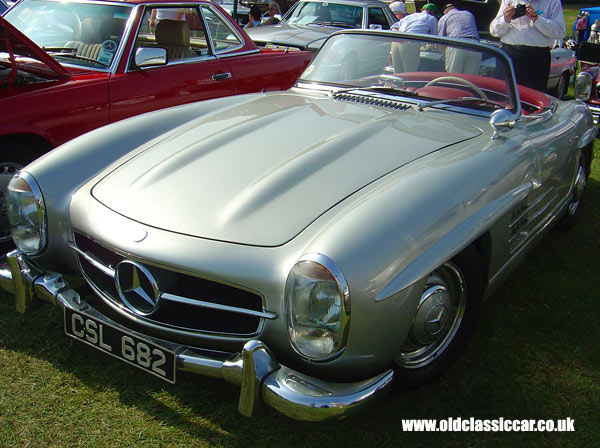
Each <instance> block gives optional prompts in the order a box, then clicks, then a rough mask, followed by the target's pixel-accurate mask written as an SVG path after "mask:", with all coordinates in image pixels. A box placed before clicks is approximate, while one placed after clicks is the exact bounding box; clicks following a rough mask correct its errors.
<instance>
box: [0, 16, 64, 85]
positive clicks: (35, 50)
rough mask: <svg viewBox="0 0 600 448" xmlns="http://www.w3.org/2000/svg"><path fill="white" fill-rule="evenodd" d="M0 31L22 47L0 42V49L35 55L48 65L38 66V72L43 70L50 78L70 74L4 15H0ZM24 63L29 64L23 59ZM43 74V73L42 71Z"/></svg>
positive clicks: (22, 54)
mask: <svg viewBox="0 0 600 448" xmlns="http://www.w3.org/2000/svg"><path fill="white" fill-rule="evenodd" d="M0 32H1V34H2V35H3V36H6V37H9V36H10V37H12V38H14V39H15V40H16V41H17V42H18V43H19V45H21V46H22V47H21V49H19V48H18V47H17V48H10V49H9V48H4V47H6V44H5V43H3V44H0V49H2V50H3V51H7V52H8V53H11V52H14V54H15V55H18V56H24V57H33V58H35V59H37V60H38V61H40V62H41V63H42V64H44V65H45V66H46V67H45V68H44V67H37V69H38V70H37V71H38V72H40V71H41V72H43V74H44V75H45V76H46V77H48V78H55V79H63V78H68V77H69V76H70V75H69V73H68V72H67V71H66V70H65V68H64V67H63V66H62V65H60V64H59V63H58V62H56V60H54V58H52V57H51V56H49V55H48V53H46V52H45V51H44V50H42V49H41V48H40V47H39V46H37V45H36V44H35V43H34V42H33V41H32V40H31V39H29V38H28V37H27V36H25V35H24V34H23V33H21V32H20V31H19V30H18V29H17V28H15V27H14V26H13V25H12V24H11V23H10V22H9V21H7V20H6V19H5V18H4V17H2V16H0ZM19 63H20V62H19V60H18V59H17V65H18V64H19ZM23 63H24V64H28V61H27V60H25V61H23ZM40 74H42V73H40Z"/></svg>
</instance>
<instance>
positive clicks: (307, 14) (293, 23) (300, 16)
mask: <svg viewBox="0 0 600 448" xmlns="http://www.w3.org/2000/svg"><path fill="white" fill-rule="evenodd" d="M396 21H397V19H396V17H395V16H394V14H393V13H392V11H391V10H390V8H389V6H388V5H387V4H386V3H383V2H380V1H378V0H334V1H329V2H322V1H318V0H300V1H298V2H296V3H295V4H294V6H292V8H290V10H289V11H288V12H287V13H286V14H285V15H284V16H283V18H282V19H281V22H279V23H278V24H277V25H273V26H259V27H256V28H249V29H247V30H246V31H247V32H248V35H249V36H250V38H251V39H252V40H253V41H254V42H256V44H257V45H259V46H261V47H264V46H267V47H275V48H282V47H283V48H289V49H296V50H309V51H312V52H313V53H316V52H317V51H318V50H319V48H321V45H323V42H325V39H327V37H329V36H330V35H331V34H333V33H334V32H336V31H339V30H340V29H352V28H362V29H379V30H382V29H383V30H387V29H389V28H390V27H391V26H392V25H393V24H394V23H395V22H396Z"/></svg>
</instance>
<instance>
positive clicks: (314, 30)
mask: <svg viewBox="0 0 600 448" xmlns="http://www.w3.org/2000/svg"><path fill="white" fill-rule="evenodd" d="M341 29H342V28H338V27H334V26H322V25H296V24H291V25H290V24H287V23H280V24H278V25H272V26H259V27H256V28H248V29H246V32H247V33H248V35H249V36H250V38H251V39H252V40H253V41H254V42H256V43H260V44H265V43H273V44H279V45H289V46H297V47H301V48H302V49H308V47H309V46H310V47H312V48H315V49H316V48H320V47H321V45H323V42H324V41H325V39H327V38H328V37H329V36H330V35H331V34H333V33H335V32H336V31H339V30H341Z"/></svg>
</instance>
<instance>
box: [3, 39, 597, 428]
mask: <svg viewBox="0 0 600 448" xmlns="http://www.w3.org/2000/svg"><path fill="white" fill-rule="evenodd" d="M390 53H391V54H392V60H391V66H392V67H393V71H392V72H390V71H389V69H388V67H389V66H390V62H389V61H388V58H387V55H388V54H390ZM350 55H351V57H352V58H356V66H355V69H354V70H347V68H345V67H344V63H343V61H344V60H347V59H348V57H350ZM415 55H416V58H415ZM457 56H458V57H459V59H462V60H465V61H466V60H468V61H470V62H471V64H470V65H469V68H467V66H465V68H464V69H463V68H459V66H458V65H457V64H455V65H453V67H454V68H453V69H452V70H448V69H447V67H450V63H451V62H454V63H455V62H457V59H456V58H457ZM597 133H598V129H597V128H596V126H594V124H593V122H592V117H591V115H590V112H589V111H588V109H587V108H586V106H585V105H584V104H583V103H581V102H579V101H570V102H563V101H560V100H558V99H556V98H553V97H550V96H548V95H546V94H544V93H541V92H537V91H534V90H531V89H528V88H523V87H519V88H517V85H516V84H515V77H514V72H513V69H512V66H511V64H510V61H509V60H508V59H507V57H506V55H505V53H504V52H501V51H499V50H498V49H497V48H494V47H492V46H488V45H484V44H481V43H478V42H461V41H457V40H450V39H445V38H441V37H434V36H431V37H428V36H419V35H408V34H401V33H396V32H385V31H368V30H347V31H341V32H338V33H336V34H334V35H332V36H331V37H330V38H329V39H328V40H327V42H326V43H325V45H324V46H323V48H322V50H321V51H320V52H319V53H318V54H317V56H316V57H315V59H314V60H313V61H312V63H311V64H310V65H309V67H308V68H307V69H306V71H305V72H304V74H303V75H302V76H301V77H300V79H299V80H298V82H297V84H296V85H295V87H294V88H292V89H291V90H289V91H287V92H268V93H256V94H250V95H243V96H236V97H228V98H223V99H217V100H211V101H204V102H201V103H195V104H189V105H184V106H179V107H175V108H170V109H166V110H162V111H158V112H153V113H149V114H145V115H142V116H138V117H134V118H130V119H127V120H123V121H121V122H118V123H115V124H111V125H109V126H106V127H103V128H100V129H97V130H95V131H92V132H91V133H89V134H86V135H84V136H81V137H78V138H76V139H74V140H72V141H70V142H68V143H66V144H65V145H63V146H62V147H61V148H60V150H57V151H53V152H51V153H49V154H46V155H45V156H43V157H42V158H40V159H38V160H37V161H35V162H33V163H32V164H30V165H28V166H27V167H25V168H24V169H23V170H22V171H21V172H20V173H19V174H18V175H16V176H15V177H14V178H13V179H12V181H11V182H10V184H9V186H8V191H7V200H6V202H7V213H8V219H9V221H10V225H11V233H12V237H13V239H14V241H15V244H16V246H17V250H15V251H13V252H10V253H9V254H8V255H7V263H6V265H4V266H0V285H1V286H2V287H3V288H4V289H6V290H8V291H12V292H14V294H15V300H16V307H17V310H19V311H20V312H23V313H25V312H28V311H29V310H31V309H32V308H34V306H35V305H36V304H38V303H40V302H49V303H52V304H54V305H56V306H57V307H58V308H59V309H60V310H61V312H63V313H64V323H65V332H66V333H67V335H68V336H70V337H72V338H75V339H77V340H78V341H81V342H82V343H85V344H88V345H90V346H92V347H94V348H96V349H98V350H99V351H101V352H103V353H104V354H107V355H111V356H113V357H116V358H118V359H119V360H121V361H124V362H127V363H129V364H132V365H135V366H137V367H139V368H140V369H141V370H143V371H144V372H146V373H149V374H153V375H155V376H157V377H159V378H162V379H164V380H166V381H169V382H175V381H176V372H177V371H178V370H184V371H188V372H194V373H197V374H201V375H208V376H211V377H216V378H221V379H223V380H225V381H228V382H230V383H233V384H236V385H239V386H240V396H239V410H240V412H241V413H242V414H243V415H246V416H250V415H252V413H253V410H254V408H255V406H256V403H257V402H259V401H261V400H262V401H263V402H265V403H267V404H268V405H269V406H272V407H273V408H275V409H277V410H278V411H280V412H282V413H283V414H285V415H288V416H290V417H292V418H296V419H302V420H323V419H329V418H339V417H343V416H345V415H347V414H349V413H350V412H353V411H357V410H360V409H363V408H364V407H365V406H366V405H368V404H370V403H372V402H373V400H375V399H377V398H378V397H380V396H381V395H382V394H384V393H385V392H387V391H388V390H390V388H391V387H392V384H393V383H395V384H396V385H399V386H401V387H403V388H404V387H414V386H419V385H422V384H425V383H426V382H429V381H432V380H433V379H434V378H436V377H438V376H439V375H441V374H442V373H443V372H444V371H446V370H447V369H448V368H449V367H450V366H451V364H452V363H453V362H454V361H455V360H456V359H457V358H458V356H459V355H460V353H461V351H462V350H463V348H464V346H465V344H466V343H467V341H468V339H469V337H470V335H471V334H472V332H473V329H474V327H475V325H476V322H477V317H478V314H479V311H480V309H481V306H482V302H483V300H484V298H486V297H488V296H489V295H490V294H492V293H493V291H494V290H496V289H497V288H498V287H499V286H500V285H501V284H502V281H504V280H505V279H506V278H507V277H508V275H509V274H510V272H511V271H512V270H513V269H514V268H515V267H516V266H517V264H518V262H520V261H522V260H523V259H524V258H525V257H526V254H527V252H528V251H529V250H530V249H531V248H532V247H533V246H534V244H535V243H536V242H537V241H539V238H540V236H542V235H543V234H544V233H545V232H546V231H548V230H549V229H551V228H552V227H553V226H554V225H555V224H556V225H559V226H562V227H569V226H571V225H573V224H574V223H575V221H576V218H577V217H578V212H579V210H580V206H581V200H582V198H583V192H584V189H585V186H586V181H587V178H588V175H589V168H590V162H591V157H592V152H591V148H592V144H593V141H594V138H595V137H596V134H597ZM61 173H69V175H68V176H64V175H61ZM67 273H68V274H73V273H76V274H78V275H79V276H80V277H81V278H82V279H84V280H85V282H86V283H87V284H88V285H89V287H91V289H92V291H93V292H94V294H88V295H82V294H80V292H79V291H78V290H77V288H76V287H75V286H73V285H72V284H70V283H69V282H67V280H65V278H64V277H63V275H62V274H67ZM99 356H102V354H99Z"/></svg>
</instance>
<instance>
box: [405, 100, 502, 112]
mask: <svg viewBox="0 0 600 448" xmlns="http://www.w3.org/2000/svg"><path fill="white" fill-rule="evenodd" d="M471 101H477V102H478V103H483V104H489V105H491V106H496V107H499V108H501V109H504V108H505V107H506V106H505V105H504V104H502V103H498V102H496V101H492V100H486V99H483V98H481V97H478V96H463V97H461V98H454V99H448V100H433V101H427V102H425V103H421V104H418V105H417V110H418V111H419V112H420V111H422V110H423V109H424V108H425V107H432V106H437V105H438V104H446V103H466V102H471Z"/></svg>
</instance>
